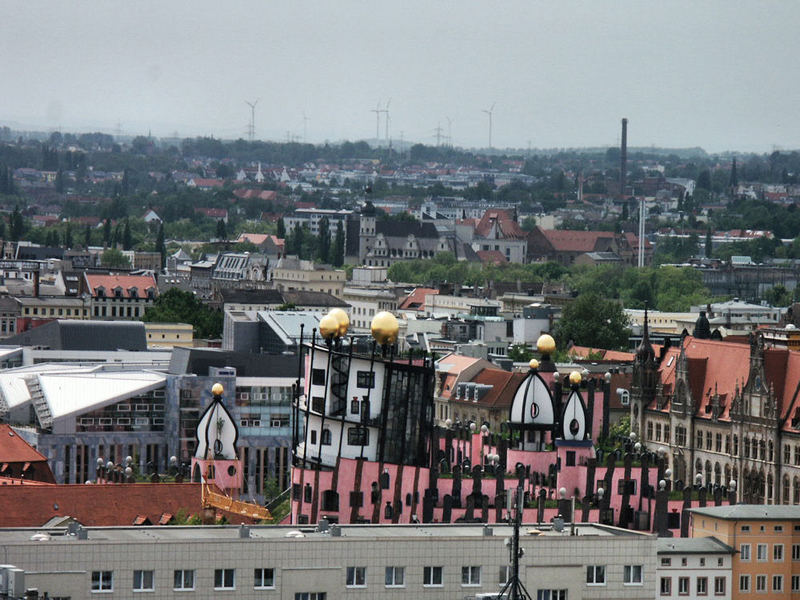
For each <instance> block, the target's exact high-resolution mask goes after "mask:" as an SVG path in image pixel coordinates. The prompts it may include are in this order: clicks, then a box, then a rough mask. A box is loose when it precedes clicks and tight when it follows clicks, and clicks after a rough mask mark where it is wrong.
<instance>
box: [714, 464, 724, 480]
mask: <svg viewBox="0 0 800 600" xmlns="http://www.w3.org/2000/svg"><path fill="white" fill-rule="evenodd" d="M714 483H716V484H717V485H722V467H720V466H719V463H714Z"/></svg>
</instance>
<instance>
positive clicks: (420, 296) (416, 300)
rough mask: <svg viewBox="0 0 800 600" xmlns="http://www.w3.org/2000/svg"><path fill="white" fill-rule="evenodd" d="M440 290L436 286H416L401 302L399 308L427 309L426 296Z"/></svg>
mask: <svg viewBox="0 0 800 600" xmlns="http://www.w3.org/2000/svg"><path fill="white" fill-rule="evenodd" d="M438 293H439V290H437V289H434V288H423V287H419V288H414V291H413V292H411V293H410V294H409V295H408V296H407V297H406V299H405V300H403V301H402V302H401V303H400V306H399V307H398V309H399V310H424V309H425V296H427V295H429V294H438Z"/></svg>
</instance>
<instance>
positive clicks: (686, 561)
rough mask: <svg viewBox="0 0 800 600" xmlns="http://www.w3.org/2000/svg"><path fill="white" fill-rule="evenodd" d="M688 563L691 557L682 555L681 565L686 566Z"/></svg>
mask: <svg viewBox="0 0 800 600" xmlns="http://www.w3.org/2000/svg"><path fill="white" fill-rule="evenodd" d="M688 564H689V559H688V558H686V557H685V556H681V566H682V567H685V566H686V565H688Z"/></svg>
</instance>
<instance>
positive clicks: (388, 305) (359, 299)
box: [342, 285, 397, 332]
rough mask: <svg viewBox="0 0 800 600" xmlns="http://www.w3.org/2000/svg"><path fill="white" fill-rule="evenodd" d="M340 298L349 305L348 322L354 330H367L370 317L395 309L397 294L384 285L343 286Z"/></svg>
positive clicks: (370, 320)
mask: <svg viewBox="0 0 800 600" xmlns="http://www.w3.org/2000/svg"><path fill="white" fill-rule="evenodd" d="M342 300H344V301H345V302H346V303H347V304H348V305H349V306H350V309H349V313H350V324H351V326H352V327H353V330H354V331H356V332H368V331H369V327H370V323H371V322H372V317H374V316H375V315H376V314H377V313H379V312H381V311H384V310H388V311H395V310H397V295H396V294H395V293H394V292H393V291H392V290H391V289H388V286H386V285H382V286H374V287H355V286H348V287H345V288H344V291H343V292H342Z"/></svg>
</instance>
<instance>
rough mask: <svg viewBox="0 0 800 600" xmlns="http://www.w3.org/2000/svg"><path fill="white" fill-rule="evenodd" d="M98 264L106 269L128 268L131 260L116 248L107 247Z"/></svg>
mask: <svg viewBox="0 0 800 600" xmlns="http://www.w3.org/2000/svg"><path fill="white" fill-rule="evenodd" d="M100 264H102V265H103V266H104V267H106V268H108V269H129V268H130V266H131V262H130V261H129V260H128V257H127V256H125V255H124V254H123V253H122V252H121V251H120V250H118V249H117V248H108V249H107V250H106V251H105V252H103V256H102V257H101V258H100Z"/></svg>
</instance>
